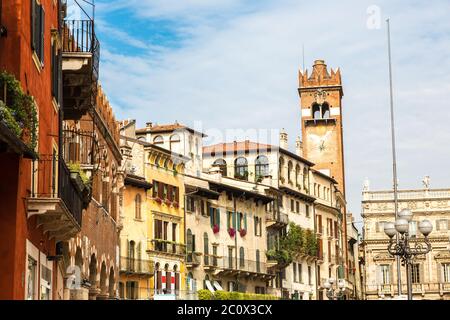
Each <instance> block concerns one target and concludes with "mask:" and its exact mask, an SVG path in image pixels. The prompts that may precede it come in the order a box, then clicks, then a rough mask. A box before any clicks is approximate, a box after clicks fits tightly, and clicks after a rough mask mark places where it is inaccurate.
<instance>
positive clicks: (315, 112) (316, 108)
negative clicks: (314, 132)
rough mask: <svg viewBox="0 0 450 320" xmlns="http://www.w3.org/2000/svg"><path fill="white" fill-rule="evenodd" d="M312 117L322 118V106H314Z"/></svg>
mask: <svg viewBox="0 0 450 320" xmlns="http://www.w3.org/2000/svg"><path fill="white" fill-rule="evenodd" d="M312 115H313V119H320V118H321V117H322V115H321V112H320V105H318V104H317V103H315V104H313V106H312Z"/></svg>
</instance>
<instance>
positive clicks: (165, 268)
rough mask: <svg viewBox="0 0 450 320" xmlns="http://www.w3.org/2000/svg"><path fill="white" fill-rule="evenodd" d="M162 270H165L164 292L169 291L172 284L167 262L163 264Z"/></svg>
mask: <svg viewBox="0 0 450 320" xmlns="http://www.w3.org/2000/svg"><path fill="white" fill-rule="evenodd" d="M164 270H165V271H166V293H171V291H172V290H171V289H172V288H171V286H172V272H170V270H169V264H167V263H166V265H165V266H164Z"/></svg>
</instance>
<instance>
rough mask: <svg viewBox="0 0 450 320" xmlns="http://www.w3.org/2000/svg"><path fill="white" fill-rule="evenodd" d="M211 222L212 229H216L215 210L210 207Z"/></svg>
mask: <svg viewBox="0 0 450 320" xmlns="http://www.w3.org/2000/svg"><path fill="white" fill-rule="evenodd" d="M209 221H210V222H211V227H214V208H212V207H209Z"/></svg>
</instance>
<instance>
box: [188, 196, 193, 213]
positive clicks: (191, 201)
mask: <svg viewBox="0 0 450 320" xmlns="http://www.w3.org/2000/svg"><path fill="white" fill-rule="evenodd" d="M186 210H187V211H188V212H191V213H194V212H195V199H194V198H193V197H191V196H187V197H186Z"/></svg>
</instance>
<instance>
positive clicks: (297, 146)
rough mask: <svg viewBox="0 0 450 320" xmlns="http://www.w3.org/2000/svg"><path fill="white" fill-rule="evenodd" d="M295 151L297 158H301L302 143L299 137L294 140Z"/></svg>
mask: <svg viewBox="0 0 450 320" xmlns="http://www.w3.org/2000/svg"><path fill="white" fill-rule="evenodd" d="M295 151H296V153H297V155H298V156H299V157H303V143H302V140H300V137H297V139H296V140H295Z"/></svg>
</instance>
